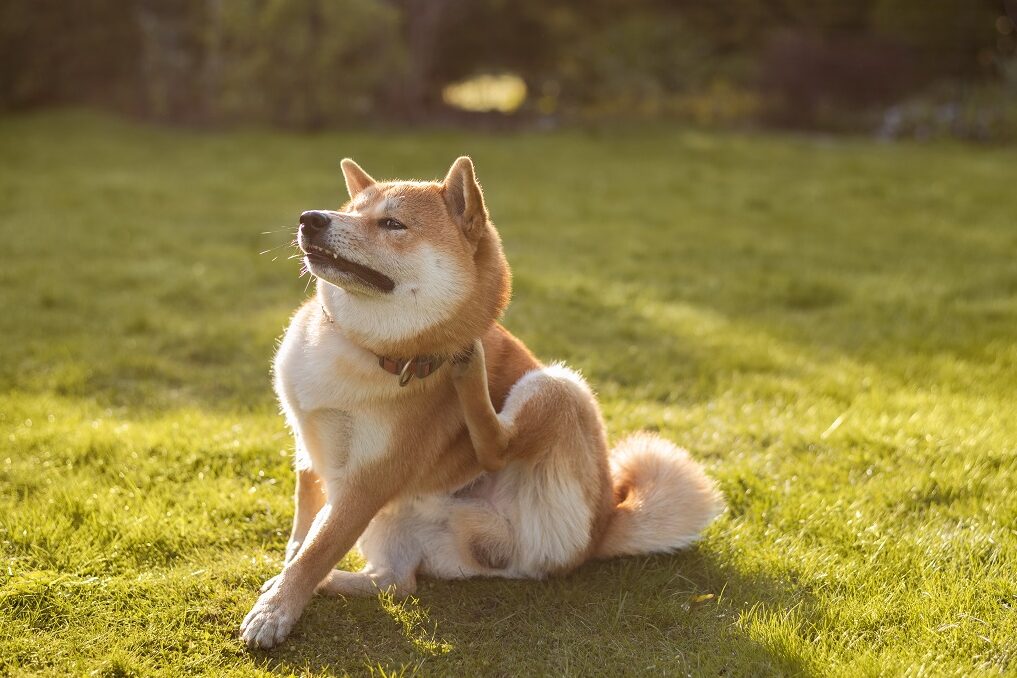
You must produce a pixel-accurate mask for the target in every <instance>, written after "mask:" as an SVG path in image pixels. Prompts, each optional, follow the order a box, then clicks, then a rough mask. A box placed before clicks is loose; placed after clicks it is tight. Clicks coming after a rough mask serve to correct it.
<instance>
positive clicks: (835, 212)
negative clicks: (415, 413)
mask: <svg viewBox="0 0 1017 678" xmlns="http://www.w3.org/2000/svg"><path fill="white" fill-rule="evenodd" d="M460 153H469V154H471V155H472V156H473V158H474V160H475V161H476V163H477V170H478V173H479V177H480V180H481V182H482V183H483V184H484V185H485V187H486V189H487V196H488V201H489V206H490V208H491V211H492V214H493V216H494V219H495V222H496V223H497V224H498V225H499V227H500V229H501V233H502V237H503V239H504V241H505V245H506V248H507V252H508V255H509V259H510V262H511V263H512V265H513V267H514V270H515V296H514V302H513V304H512V306H511V308H510V310H509V312H508V314H507V316H506V318H505V323H506V324H507V326H508V327H509V328H510V329H511V330H512V331H513V332H515V333H516V334H518V335H519V336H521V337H522V338H523V339H524V340H525V341H526V342H527V343H528V344H529V345H530V346H531V347H532V348H533V349H534V350H535V352H536V353H537V354H538V355H540V356H541V357H542V358H544V359H546V360H552V359H564V360H567V361H568V362H569V363H571V364H573V365H575V366H577V367H578V368H580V369H581V370H582V371H583V372H584V373H585V374H586V375H587V376H588V378H589V380H590V381H591V382H592V384H593V385H594V387H595V388H596V389H597V390H598V391H599V392H600V394H601V398H602V401H603V404H604V410H605V415H606V417H607V420H608V424H609V428H610V430H611V433H612V436H613V437H618V436H620V435H622V434H623V433H626V432H629V431H634V430H638V429H642V428H648V429H654V430H659V431H661V432H662V433H663V434H665V435H667V436H668V437H670V438H672V439H673V440H675V441H677V442H679V443H680V444H683V445H685V446H687V447H688V448H690V449H691V450H693V451H694V453H696V454H697V455H698V457H699V458H701V459H702V460H703V461H704V462H705V463H706V464H707V465H708V466H709V468H710V470H711V472H712V473H713V474H714V475H715V477H717V478H718V479H719V482H720V484H721V486H722V488H723V491H724V493H725V495H726V496H727V498H728V502H729V510H728V512H727V513H726V514H725V515H724V516H723V517H722V518H721V519H720V520H718V521H717V522H716V523H715V524H714V525H713V526H712V527H711V528H710V529H709V530H708V532H707V535H706V537H705V539H704V540H703V541H702V542H701V543H700V544H699V545H698V546H696V547H694V548H692V549H691V550H689V551H687V552H684V553H681V554H679V555H676V556H672V557H652V558H633V559H627V560H617V561H611V562H604V563H594V564H590V565H587V566H585V567H583V568H582V569H580V570H579V571H578V572H577V573H575V574H574V575H572V576H569V577H566V578H564V579H558V580H551V581H547V582H507V581H470V582H454V583H444V582H425V583H424V584H423V586H422V587H421V590H420V591H419V593H418V596H417V597H416V598H411V599H409V600H407V601H405V602H402V601H393V600H378V599H366V600H343V599H332V598H328V599H326V598H318V599H315V600H314V601H313V602H312V604H311V606H310V607H309V609H308V611H307V613H306V614H305V615H304V617H303V619H302V621H301V622H300V623H299V624H298V626H297V628H296V630H295V631H294V633H293V634H292V636H291V637H290V639H289V640H288V641H287V642H286V643H285V644H284V645H283V646H282V647H280V648H278V649H276V650H273V651H271V652H254V653H251V652H248V651H247V650H246V649H245V648H244V647H243V646H242V644H241V642H240V641H239V640H238V638H237V630H238V625H239V623H240V620H241V619H242V618H243V616H244V614H245V613H246V612H247V610H248V608H249V607H250V605H251V604H252V603H253V602H254V600H255V599H256V597H257V596H256V594H257V589H258V586H259V585H260V584H261V582H262V581H263V580H264V579H266V578H267V577H269V576H271V575H273V574H274V573H276V571H277V570H278V569H279V567H280V564H281V559H282V556H283V548H284V543H285V537H286V534H287V532H288V529H289V521H290V517H291V515H292V509H291V505H290V494H291V491H292V478H291V472H290V470H289V466H290V455H291V451H292V445H291V441H290V437H289V435H288V433H287V431H286V430H285V428H284V426H283V421H282V418H281V417H280V416H279V414H278V412H277V408H276V404H275V402H274V400H273V395H272V392H271V387H270V381H269V373H268V368H269V361H270V358H271V355H272V352H273V348H274V342H275V340H276V338H277V337H279V335H280V334H281V332H282V330H283V328H284V327H285V325H286V322H287V319H288V316H289V314H290V312H291V311H292V310H293V309H294V308H295V307H296V306H297V305H298V304H299V303H300V300H301V299H302V298H303V297H304V295H305V283H306V279H299V278H298V277H297V270H298V265H297V263H296V262H295V261H290V260H287V257H288V256H289V255H290V253H291V250H289V249H288V248H287V246H286V243H287V242H288V240H289V238H290V230H291V229H292V226H293V224H294V223H295V220H296V216H297V214H298V213H299V212H300V211H301V210H303V209H307V208H313V207H329V206H334V205H336V204H337V203H338V202H339V201H340V198H341V195H342V179H341V177H340V175H339V171H338V160H339V158H340V157H342V156H344V155H349V156H353V157H355V158H356V159H357V160H358V161H360V162H361V163H362V164H363V165H364V167H365V168H366V169H367V170H368V171H369V172H371V173H373V174H375V175H376V176H381V177H390V176H398V177H407V178H408V177H437V176H441V175H442V174H443V173H444V171H445V170H446V169H447V167H448V165H449V163H450V162H451V161H452V160H453V159H454V158H455V156H456V155H458V154H460ZM0 158H2V163H0V236H2V254H0V557H2V558H3V564H2V571H0V674H5V673H12V674H23V673H38V674H43V675H54V676H63V675H67V674H75V675H78V674H82V675H84V674H89V675H105V676H125V675H134V674H138V675H148V674H151V673H165V674H170V675H178V674H198V673H206V672H221V673H224V674H233V675H250V674H287V673H296V674H304V673H306V674H313V675H341V674H343V673H347V672H348V673H351V674H363V673H366V672H372V673H374V675H378V676H380V675H386V676H388V675H392V674H400V673H406V674H411V673H413V672H416V671H419V672H420V673H422V674H428V675H455V676H460V675H496V676H509V675H516V674H519V675H532V674H546V675H576V676H588V675H596V674H603V675H616V676H617V675H623V674H626V675H632V674H643V675H675V674H679V673H691V674H693V675H714V676H715V675H724V676H758V675H765V674H777V673H781V674H806V675H818V674H831V673H832V674H840V675H844V674H850V675H852V676H857V675H873V676H875V675H884V674H904V673H907V674H911V675H962V674H963V675H969V674H987V675H991V674H1011V675H1014V674H1017V613H1015V612H1017V531H1015V524H1017V395H1015V394H1017V193H1015V183H1014V182H1015V176H1017V175H1015V173H1014V171H1015V168H1017V149H1012V150H993V149H988V148H978V147H969V146H960V145H930V146H913V145H903V146H902V145H883V144H878V143H875V142H869V141H865V140H853V139H846V140H837V139H834V140H831V139H817V138H796V137H788V136H753V135H725V134H712V133H702V132H695V131H688V130H669V129H644V130H637V131H632V130H615V131H611V132H609V133H607V132H605V133H601V134H588V133H579V132H574V133H573V132H556V133H550V134H538V133H528V134H519V135H506V136H485V135H474V134H458V133H451V132H431V133H427V134H408V133H407V134H393V133H389V132H374V133H365V134H353V133H347V134H324V135H315V136H296V135H287V134H269V133H257V132H245V133H230V134H210V133H198V132H181V131H166V130H157V129H151V128H146V127H138V126H133V125H129V124H125V123H122V122H116V121H114V120H111V119H108V118H104V117H98V116H92V115H87V114H80V113H62V114H48V115H39V116H34V117H22V118H4V119H0ZM265 231H271V233H268V234H263V232H265ZM274 247H278V249H273V250H271V251H270V252H269V253H267V254H259V252H261V251H262V250H267V249H269V248H274ZM355 561H356V556H350V557H349V558H348V561H347V563H346V564H347V565H349V566H353V565H355V564H356V562H355Z"/></svg>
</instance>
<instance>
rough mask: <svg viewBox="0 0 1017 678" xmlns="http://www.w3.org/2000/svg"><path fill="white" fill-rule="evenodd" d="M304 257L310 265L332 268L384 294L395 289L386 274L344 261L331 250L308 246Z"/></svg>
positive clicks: (347, 260) (393, 283)
mask: <svg viewBox="0 0 1017 678" xmlns="http://www.w3.org/2000/svg"><path fill="white" fill-rule="evenodd" d="M304 255H305V256H306V257H307V261H308V263H309V264H312V265H317V266H321V267H329V266H330V267H332V268H334V269H336V270H338V271H341V272H342V273H345V274H347V275H351V276H353V277H355V278H357V279H358V280H359V281H360V282H362V283H364V284H365V285H369V286H371V287H373V288H375V289H377V290H380V291H382V292H391V291H392V290H393V289H395V282H394V281H393V280H392V278H389V277H388V276H387V275H385V274H384V273H379V272H378V271H376V270H374V269H373V268H368V267H367V266H364V265H363V264H358V263H357V262H355V261H350V260H349V259H343V258H342V257H341V256H339V255H338V254H336V253H335V252H333V251H332V250H330V249H326V248H324V247H318V246H317V245H308V246H307V249H306V250H305V251H304ZM312 272H313V271H312Z"/></svg>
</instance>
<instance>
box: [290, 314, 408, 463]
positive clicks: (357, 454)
mask: <svg viewBox="0 0 1017 678" xmlns="http://www.w3.org/2000/svg"><path fill="white" fill-rule="evenodd" d="M275 387H276V392H277V394H278V396H279V401H280V403H281V404H282V406H283V410H284V412H285V414H286V418H287V420H288V422H289V424H290V426H291V427H292V428H293V430H294V432H295V433H296V434H297V437H298V446H297V447H298V449H297V463H298V465H309V466H310V467H311V468H313V469H314V470H315V471H316V472H317V473H318V474H319V475H321V476H322V477H323V478H325V479H327V480H328V479H336V478H338V477H341V476H343V475H347V474H349V473H350V472H351V471H353V470H354V469H356V468H358V467H360V466H363V465H364V464H367V463H370V462H371V461H373V460H376V459H378V458H380V457H382V456H383V455H384V454H385V453H386V452H387V451H388V449H389V446H390V440H391V433H392V419H391V413H390V409H391V408H390V407H389V406H388V404H389V403H390V402H391V400H392V399H393V398H398V397H399V395H400V394H399V385H398V382H397V380H396V379H395V377H394V376H393V375H391V374H388V373H387V372H385V371H383V370H381V369H380V368H379V367H378V363H377V358H376V357H375V356H374V355H373V354H372V353H370V352H369V351H367V350H365V349H363V348H361V347H359V346H357V345H355V344H353V343H352V342H350V341H349V340H348V339H346V337H345V336H343V334H342V333H341V332H339V331H338V330H337V329H336V328H335V327H334V326H332V325H330V324H329V323H327V322H323V321H322V320H321V318H320V316H319V315H318V312H317V310H316V309H314V308H312V307H305V308H304V309H302V310H301V311H300V312H299V313H298V314H297V316H296V317H295V318H294V319H293V323H292V324H291V325H290V328H289V329H288V330H287V332H286V336H285V338H284V339H283V342H282V344H281V345H280V347H279V351H278V353H277V354H276V360H275Z"/></svg>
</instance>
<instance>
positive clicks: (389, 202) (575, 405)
mask: <svg viewBox="0 0 1017 678" xmlns="http://www.w3.org/2000/svg"><path fill="white" fill-rule="evenodd" d="M342 168H343V174H344V176H345V179H346V185H347V189H348V191H349V193H350V200H349V202H347V203H346V204H345V205H343V207H342V208H341V210H340V211H337V212H330V213H328V219H329V221H328V225H327V227H325V228H321V229H319V228H316V229H304V228H302V229H301V231H300V245H301V247H302V248H303V249H304V251H305V252H307V251H317V252H324V253H326V254H327V253H332V254H331V256H333V257H337V258H336V259H335V261H337V262H338V261H342V260H345V261H347V262H353V264H355V265H356V266H363V267H367V268H368V269H370V270H371V271H376V272H377V273H378V274H381V275H382V276H385V277H384V278H382V280H385V279H388V280H391V281H392V285H390V286H389V287H390V288H391V289H385V288H381V287H377V286H376V285H374V284H372V283H371V280H372V279H373V277H372V278H363V277H358V276H357V275H356V270H357V269H356V268H355V266H354V267H352V268H351V267H350V266H347V267H346V268H343V267H342V266H339V265H333V263H332V260H331V259H329V258H328V256H324V258H319V259H318V260H312V259H308V265H309V267H310V270H311V272H312V273H313V274H314V275H316V276H317V277H318V294H317V296H316V297H315V298H314V299H312V300H309V301H308V302H307V303H306V304H305V305H304V306H302V307H301V308H300V309H299V310H298V311H297V313H296V314H295V315H294V318H293V321H292V323H291V325H290V328H289V330H288V331H287V333H286V336H285V338H284V340H283V343H282V345H281V346H280V349H279V352H278V354H277V356H276V363H275V377H276V379H275V381H276V391H277V393H278V395H279V399H280V402H281V404H282V406H283V410H284V412H285V414H286V417H287V421H288V423H289V425H290V426H291V428H292V429H293V432H294V435H295V437H296V440H297V464H296V466H297V490H296V513H295V517H294V523H293V530H292V533H291V537H290V541H289V544H288V546H287V553H286V562H285V565H284V567H283V570H282V572H281V573H280V574H279V575H278V576H276V577H273V578H272V579H270V580H269V581H267V582H266V583H265V585H264V586H263V587H262V594H261V597H260V598H259V599H258V601H257V603H256V604H255V605H254V608H253V609H252V610H251V612H250V613H249V614H248V615H247V617H246V618H245V620H244V622H243V624H242V626H241V635H242V636H243V638H244V640H245V641H246V642H247V644H248V645H250V646H252V647H271V646H273V645H275V644H277V643H278V642H280V641H281V640H282V639H283V638H284V637H285V636H286V635H287V634H288V633H289V631H290V629H291V628H292V626H293V624H294V623H295V622H296V620H297V618H298V617H299V616H300V613H301V612H302V610H303V608H304V606H305V605H306V603H307V601H308V600H309V599H310V597H311V596H312V595H313V593H314V592H315V590H318V591H319V592H321V593H329V594H342V595H362V594H366V593H371V592H373V591H376V590H378V589H391V590H394V591H397V592H400V593H409V592H412V591H413V590H414V589H415V587H416V578H417V575H418V574H427V575H430V576H435V577H442V578H462V577H470V576H485V575H486V576H491V575H495V576H504V577H531V578H540V577H544V576H548V575H552V574H559V573H564V572H568V571H569V570H571V569H573V568H575V567H577V566H578V565H580V564H581V563H583V562H585V561H586V560H588V559H589V558H591V557H598V556H599V557H603V556H608V555H621V554H635V553H649V552H657V551H669V550H673V549H675V548H679V547H681V546H684V545H685V544H687V543H689V542H691V541H692V540H693V539H694V538H695V537H696V535H697V534H698V532H699V531H700V530H701V529H702V527H704V526H705V525H706V524H707V523H708V522H709V520H710V519H711V518H712V517H713V516H714V515H716V513H717V512H718V511H719V510H720V507H721V506H722V504H721V501H720V498H719V495H718V494H717V492H716V490H715V488H714V486H713V484H712V482H711V481H710V480H709V479H708V478H707V477H706V476H705V474H704V473H703V470H702V468H701V467H700V466H698V465H697V464H695V462H693V461H691V460H690V459H689V458H688V456H687V455H686V454H685V453H684V452H682V451H680V450H678V448H676V447H674V446H673V445H671V444H670V443H668V442H667V441H664V440H663V439H660V438H656V437H650V436H643V437H637V438H631V439H628V440H627V441H625V442H623V444H622V445H621V446H619V447H618V448H616V450H615V451H614V452H610V453H609V451H608V446H607V439H606V434H605V430H604V425H603V421H602V418H601V415H600V410H599V407H598V406H597V402H596V399H595V397H594V396H593V394H592V392H591V391H590V389H589V387H588V386H587V385H586V383H585V382H584V381H583V380H582V378H581V377H580V376H579V375H578V374H576V373H575V372H572V371H571V370H568V369H567V368H565V367H563V366H558V365H551V366H545V365H542V364H541V363H540V362H539V361H537V359H536V358H534V357H533V355H532V354H531V353H530V352H529V351H528V350H527V349H526V347H525V346H524V345H523V344H522V343H521V342H520V341H519V340H518V339H516V338H515V337H513V336H512V335H511V334H510V333H509V332H508V331H507V330H506V329H505V328H504V327H502V326H501V325H500V324H498V323H497V322H496V319H497V318H498V316H499V315H500V314H501V313H502V311H503V310H504V308H505V306H506V305H507V303H508V298H509V287H510V275H509V269H508V265H507V263H506V261H505V257H504V254H503V253H502V248H501V241H500V239H499V237H498V233H497V231H496V230H495V229H494V226H493V225H492V224H491V222H490V219H489V218H488V213H487V208H486V206H485V205H484V200H483V193H482V191H481V189H480V185H479V184H478V183H477V181H476V177H475V173H474V169H473V164H472V162H471V161H470V160H469V159H468V158H459V159H458V160H457V161H456V162H455V163H454V164H453V165H452V167H451V169H450V170H449V172H448V174H447V176H446V177H445V179H444V180H443V181H441V182H378V181H376V180H375V179H373V178H372V177H371V176H370V175H369V174H367V172H365V171H364V170H363V169H361V168H360V167H359V166H358V165H356V163H354V162H353V161H351V160H344V161H343V163H342ZM390 220H395V222H392V221H390ZM398 222H401V223H402V224H404V225H405V226H406V228H405V229H402V228H396V227H393V226H392V224H393V223H396V225H398ZM315 248H317V249H315ZM360 270H363V269H360ZM351 271H353V272H352V273H351ZM379 355H383V356H387V357H390V358H393V359H405V358H412V357H414V356H440V357H442V358H444V359H446V361H447V362H448V364H447V365H446V366H444V367H441V368H440V369H438V370H437V371H436V372H434V373H433V374H431V375H430V376H428V377H427V378H425V379H412V380H410V382H409V383H408V384H407V385H406V386H405V387H404V388H402V387H400V386H399V385H398V379H397V378H396V377H394V376H393V375H391V374H389V373H388V372H385V371H384V370H382V369H381V368H379V366H378V363H377V360H378V356H379ZM467 356H468V357H467ZM358 539H359V541H358ZM355 542H357V543H358V545H359V548H360V550H361V552H362V553H363V555H364V557H365V559H366V561H367V566H366V567H365V568H364V570H362V571H361V572H343V571H340V570H333V569H332V568H333V567H334V566H335V564H336V563H337V562H338V561H339V560H340V559H341V558H342V556H343V555H344V554H345V553H346V552H347V551H348V550H349V549H351V548H352V547H353V545H354V543H355Z"/></svg>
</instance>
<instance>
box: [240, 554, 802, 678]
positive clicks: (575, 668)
mask: <svg viewBox="0 0 1017 678" xmlns="http://www.w3.org/2000/svg"><path fill="white" fill-rule="evenodd" d="M760 609H766V610H770V611H771V612H774V613H776V614H781V613H786V612H787V611H791V610H793V611H794V618H795V620H796V624H797V625H798V626H801V625H805V626H807V627H808V626H814V625H815V624H816V623H817V621H818V619H817V615H818V614H819V613H818V611H817V610H816V609H815V607H814V606H813V605H812V604H811V603H810V602H809V601H808V598H807V595H806V594H804V593H803V592H802V591H799V590H796V589H795V587H793V586H792V585H789V584H786V583H782V582H777V581H775V580H772V579H769V578H762V577H755V576H751V577H750V576H745V575H743V574H741V573H739V572H737V571H735V570H732V569H730V568H729V567H726V566H724V565H722V564H720V562H719V561H718V560H717V559H715V558H714V557H713V556H712V555H710V554H708V553H703V552H700V551H698V550H693V551H689V552H685V553H681V554H678V555H675V556H657V557H649V558H630V559H625V560H616V561H610V562H598V563H591V564H588V565H586V566H584V567H583V568H581V569H580V570H579V571H577V572H576V573H573V574H572V575H570V576H568V577H565V578H560V579H552V580H548V581H544V582H534V581H504V580H471V581H465V582H425V583H424V584H423V586H422V587H421V591H420V592H419V593H418V596H417V597H415V598H410V599H408V600H406V601H393V600H392V599H390V598H387V597H385V596H384V595H382V596H379V598H377V599H356V600H353V599H351V600H344V599H325V598H318V599H315V600H314V601H313V602H312V604H311V605H310V607H309V608H308V610H307V612H306V613H305V615H304V617H303V618H302V620H301V621H300V623H299V624H298V626H297V629H296V630H295V632H294V634H293V635H292V636H291V638H290V639H289V640H288V641H287V642H286V643H285V644H284V645H283V646H282V647H280V648H277V649H276V650H273V651H271V652H268V653H258V654H261V655H262V658H263V661H264V664H263V666H264V668H265V669H267V670H269V671H271V672H273V673H277V674H281V675H289V674H293V673H296V674H299V673H301V672H306V671H311V672H314V673H321V674H326V675H328V674H332V673H335V674H342V673H344V672H351V673H357V672H364V671H368V670H374V671H377V670H379V669H382V670H384V671H385V672H386V674H391V673H393V672H395V673H397V674H399V673H403V672H406V673H410V672H416V671H419V672H421V673H424V674H436V675H496V676H498V675H505V676H508V675H534V674H537V675H634V674H635V675H638V674H657V675H676V674H678V673H682V674H689V673H691V674H694V675H812V674H816V673H817V667H816V666H815V663H814V661H812V660H810V658H809V657H808V656H803V655H804V654H805V653H804V652H803V651H802V647H801V646H796V645H795V644H794V643H787V642H784V640H782V638H781V637H779V636H778V637H776V638H770V637H767V638H754V637H752V636H753V634H752V633H751V624H749V623H747V621H746V620H747V618H749V617H752V616H753V615H754V614H755V613H756V612H758V611H759V610H760ZM256 656H257V655H256ZM259 663H260V662H259Z"/></svg>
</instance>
